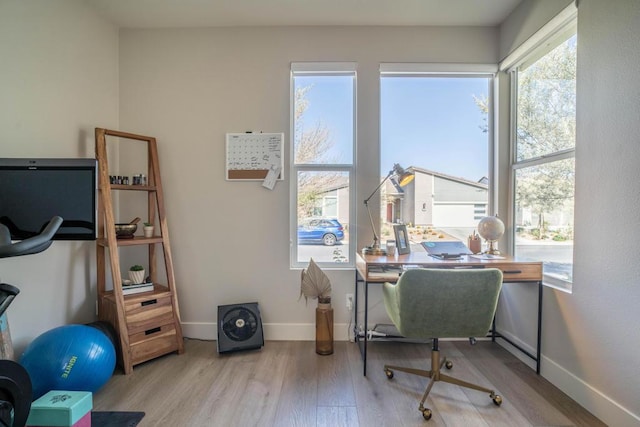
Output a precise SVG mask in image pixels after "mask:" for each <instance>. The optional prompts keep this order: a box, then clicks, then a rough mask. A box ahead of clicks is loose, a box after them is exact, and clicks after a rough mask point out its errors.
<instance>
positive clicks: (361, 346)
mask: <svg viewBox="0 0 640 427" xmlns="http://www.w3.org/2000/svg"><path fill="white" fill-rule="evenodd" d="M360 282H362V284H363V286H364V290H363V292H364V324H365V327H364V329H365V333H364V336H363V338H362V339H361V338H360V329H359V328H358V307H359V304H358V301H359V299H360V298H359V292H358V291H359V289H358V284H359V283H360ZM353 299H354V301H353V310H354V314H353V319H354V320H353V323H354V327H353V333H354V340H355V342H356V344H357V345H358V350H360V355H361V356H362V364H363V367H364V368H363V375H365V376H366V375H367V333H366V324H367V322H368V313H367V311H368V310H367V304H368V302H369V296H368V286H367V281H366V280H365V278H364V277H363V278H360V274H359V273H358V270H356V283H355V289H354V296H353Z"/></svg>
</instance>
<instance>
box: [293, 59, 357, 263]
mask: <svg viewBox="0 0 640 427" xmlns="http://www.w3.org/2000/svg"><path fill="white" fill-rule="evenodd" d="M355 78H356V75H355V64H351V63H348V64H345V63H338V64H335V63H318V64H309V63H299V64H296V63H294V64H292V89H291V115H292V130H291V133H292V135H293V144H292V153H291V170H292V173H291V185H292V187H291V194H292V197H293V200H292V204H291V205H292V209H291V224H292V229H291V261H292V262H291V264H292V266H293V267H302V266H306V265H307V264H308V262H309V260H310V259H311V258H313V260H314V261H315V262H316V263H318V264H320V265H324V266H336V267H341V266H352V265H353V260H352V259H351V254H353V253H354V251H353V246H354V245H355V242H354V240H355V239H352V238H350V230H351V224H352V223H353V218H352V216H353V212H354V209H353V196H354V192H353V191H351V187H352V185H353V183H354V152H355V87H356V85H355Z"/></svg>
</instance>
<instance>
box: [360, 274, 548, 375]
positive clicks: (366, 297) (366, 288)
mask: <svg viewBox="0 0 640 427" xmlns="http://www.w3.org/2000/svg"><path fill="white" fill-rule="evenodd" d="M424 267H425V268H461V267H462V268H469V267H466V265H465V264H459V263H452V264H445V263H438V265H437V266H434V265H431V264H429V265H425V266H424ZM486 267H491V265H489V264H488V265H486ZM473 268H483V267H477V266H474V267H473ZM514 272H515V273H517V271H508V272H507V271H505V273H514ZM355 273H356V280H355V289H354V327H353V332H354V337H355V342H356V344H357V345H358V347H359V348H360V354H361V356H362V365H363V372H362V374H363V375H364V376H366V375H367V342H368V341H369V339H368V337H367V335H368V330H367V327H368V320H369V319H368V317H369V316H368V314H369V285H370V284H378V285H382V283H383V282H380V281H369V280H367V278H366V277H363V276H362V274H361V273H360V270H359V269H358V268H356V272H355ZM365 273H366V271H365ZM389 282H392V281H391V280H389ZM523 282H527V281H526V280H509V279H505V280H504V281H503V283H523ZM535 282H536V283H537V285H538V319H537V327H538V329H537V342H536V354H535V355H534V354H532V353H531V352H530V351H528V350H527V349H525V348H523V347H522V346H520V345H518V344H517V343H515V342H513V341H512V340H510V339H509V338H507V337H505V336H503V335H502V334H500V333H499V332H498V331H497V330H496V319H495V317H494V318H493V326H492V328H491V331H490V334H489V336H490V337H491V341H492V342H495V341H496V338H501V339H503V340H505V341H506V342H508V343H509V344H510V345H512V346H513V347H515V348H517V349H518V350H520V351H521V352H522V353H523V354H525V355H527V356H528V357H530V358H531V359H533V360H534V361H535V362H536V373H537V374H538V375H540V360H541V341H542V290H543V285H542V280H537V281H535ZM360 283H362V284H363V285H364V292H363V293H364V310H363V311H364V324H363V325H364V333H363V334H362V336H360V334H361V333H360V331H359V324H358V294H359V292H358V287H359V286H358V285H359V284H360Z"/></svg>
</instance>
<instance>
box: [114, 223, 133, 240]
mask: <svg viewBox="0 0 640 427" xmlns="http://www.w3.org/2000/svg"><path fill="white" fill-rule="evenodd" d="M115 228H116V238H118V239H133V233H135V232H136V230H137V229H138V224H128V223H127V224H115Z"/></svg>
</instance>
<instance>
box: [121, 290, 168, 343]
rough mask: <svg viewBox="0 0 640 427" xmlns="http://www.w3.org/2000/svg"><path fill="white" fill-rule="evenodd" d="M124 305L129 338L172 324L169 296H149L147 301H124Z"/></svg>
mask: <svg viewBox="0 0 640 427" xmlns="http://www.w3.org/2000/svg"><path fill="white" fill-rule="evenodd" d="M124 305H125V308H124V310H125V319H126V322H127V329H128V332H129V336H131V335H134V334H138V333H140V332H144V331H146V330H149V329H151V328H155V327H157V326H161V325H165V324H167V323H173V307H172V305H171V295H165V296H161V297H160V296H155V295H151V296H149V297H148V298H147V299H136V300H135V301H125V304H124Z"/></svg>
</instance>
